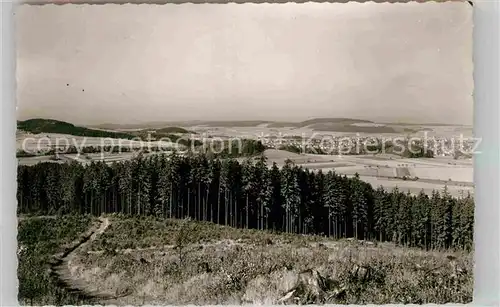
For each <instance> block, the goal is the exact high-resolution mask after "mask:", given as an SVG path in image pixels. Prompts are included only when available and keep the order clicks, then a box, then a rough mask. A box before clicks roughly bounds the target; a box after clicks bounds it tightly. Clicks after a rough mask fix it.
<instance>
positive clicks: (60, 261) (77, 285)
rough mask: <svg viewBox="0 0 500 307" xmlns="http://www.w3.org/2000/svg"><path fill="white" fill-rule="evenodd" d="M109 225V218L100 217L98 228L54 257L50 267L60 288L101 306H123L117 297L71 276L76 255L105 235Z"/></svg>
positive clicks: (85, 234) (89, 231)
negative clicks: (93, 300)
mask: <svg viewBox="0 0 500 307" xmlns="http://www.w3.org/2000/svg"><path fill="white" fill-rule="evenodd" d="M109 225H110V221H109V219H108V218H107V217H100V218H99V224H98V227H97V226H96V225H94V226H93V227H91V229H89V230H88V231H87V232H86V233H84V234H83V235H82V236H81V237H80V239H78V240H76V241H74V242H72V243H71V244H70V245H68V246H66V248H65V250H64V252H62V253H59V254H57V255H54V259H53V261H52V262H51V265H50V274H51V276H52V277H53V278H54V279H55V280H56V283H57V284H58V285H59V286H60V287H62V288H65V289H67V290H68V291H70V292H75V293H77V294H78V295H79V296H80V297H82V298H87V299H97V300H98V303H99V304H101V305H123V303H121V302H120V298H119V297H116V295H113V294H108V293H102V292H98V291H96V290H94V289H92V288H91V287H90V285H89V284H88V283H87V282H86V281H83V280H79V279H75V278H74V277H73V276H72V274H71V268H70V263H71V260H72V259H73V258H74V257H75V255H76V253H77V252H78V251H79V250H81V249H83V248H84V247H85V246H86V245H88V244H89V243H90V242H92V241H94V240H95V239H96V238H97V237H98V236H99V235H101V234H102V233H104V231H106V229H107V228H108V227H109Z"/></svg>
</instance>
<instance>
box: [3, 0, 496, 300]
mask: <svg viewBox="0 0 500 307" xmlns="http://www.w3.org/2000/svg"><path fill="white" fill-rule="evenodd" d="M35 1H38V0H35ZM42 1H43V0H40V1H39V2H42ZM76 1H78V2H80V1H79V0H76ZM94 1H95V0H94ZM94 1H92V0H87V1H86V2H87V3H95V2H99V3H102V2H103V1H102V0H98V1H95V2H94ZM105 1H107V0H105ZM160 1H161V0H160ZM241 1H243V0H239V1H237V2H241ZM82 2H83V1H82ZM109 2H122V1H120V0H116V1H113V0H111V1H109ZM162 2H164V1H162ZM172 2H177V3H179V2H183V3H193V1H184V0H174V1H172ZM194 2H197V1H196V0H194ZM200 2H203V1H200ZM207 2H219V3H224V2H225V1H222V0H215V1H210V0H208V1H207ZM227 2H230V1H227ZM255 2H258V0H256V1H255ZM271 2H273V1H271ZM276 2H286V1H280V0H278V1H276ZM290 2H293V1H290ZM301 2H305V1H301ZM318 2H347V1H342V0H340V1H334V0H332V1H318ZM358 2H368V1H358ZM372 2H373V1H372ZM376 2H382V1H376ZM391 2H392V3H394V2H398V3H401V2H407V1H391ZM429 2H434V1H429ZM45 3H47V1H45ZM80 3H81V2H80ZM122 3H127V2H125V1H123V2H122ZM142 3H144V2H142ZM146 3H147V2H146ZM268 3H269V2H268ZM15 5H16V4H15V3H13V2H12V1H4V0H3V1H1V2H0V14H1V30H2V36H1V70H2V74H1V89H0V91H1V97H2V100H1V121H0V124H1V130H0V132H1V139H0V141H1V150H0V152H1V153H0V177H1V179H0V182H1V184H0V197H1V199H2V203H1V206H0V212H1V213H0V306H18V305H19V304H18V302H17V287H18V280H17V256H16V249H17V239H16V238H17V217H16V196H15V195H16V192H15V191H16V185H17V183H16V180H15V178H16V165H17V160H16V157H15V137H14V136H15V131H16V107H15V106H16V102H15V101H16V85H15V80H16V76H15V65H16V53H15V37H14V18H13V15H14V6H15ZM499 17H500V3H499V2H498V1H495V0H490V1H488V0H483V1H474V58H473V60H474V80H475V85H474V104H475V107H474V134H475V137H481V138H482V140H483V141H482V143H481V148H480V149H478V150H479V151H480V152H482V154H480V155H478V156H477V157H476V159H475V162H474V182H475V186H476V187H475V198H476V209H475V240H474V244H475V268H474V276H475V284H474V302H473V304H474V305H478V306H500V282H499V280H500V277H499V276H500V266H499V260H500V249H499V245H500V237H499V228H500V226H499V225H500V222H499V218H500V210H499V207H500V202H499V190H500V184H499V183H500V181H499V174H500V151H499V141H500V129H499V128H500V127H499V115H500V108H499V102H500V101H499V85H500V84H499V78H498V75H499V68H500V67H499V61H498V58H499V52H500V50H499V34H500V32H499ZM449 305H457V304H449ZM387 306H391V305H387Z"/></svg>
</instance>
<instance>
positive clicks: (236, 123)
mask: <svg viewBox="0 0 500 307" xmlns="http://www.w3.org/2000/svg"><path fill="white" fill-rule="evenodd" d="M326 123H328V124H343V125H350V124H356V123H373V122H372V121H369V120H362V119H355V118H313V119H308V120H305V121H301V122H280V121H268V120H217V121H203V120H191V121H171V122H168V121H165V122H147V123H138V124H102V125H96V126H94V127H96V128H100V129H110V130H121V129H138V130H139V129H160V128H162V127H166V126H171V127H192V126H207V127H256V126H259V125H263V124H267V126H268V127H270V128H283V127H296V128H301V127H307V126H310V125H314V124H326Z"/></svg>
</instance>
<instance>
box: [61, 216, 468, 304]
mask: <svg viewBox="0 0 500 307" xmlns="http://www.w3.org/2000/svg"><path fill="white" fill-rule="evenodd" d="M107 219H109V223H110V224H109V226H108V227H107V228H106V230H105V231H104V232H103V233H102V234H100V235H98V236H96V237H95V238H94V239H93V240H91V241H89V243H88V244H86V246H83V247H82V248H79V249H77V250H76V251H75V254H74V255H72V256H71V259H70V260H69V262H68V269H69V273H70V276H69V277H70V278H72V279H73V280H75V281H78V283H79V284H80V285H82V284H83V285H86V286H85V288H86V290H88V291H89V292H92V293H97V294H99V293H98V292H99V291H100V294H101V295H104V294H106V295H107V296H108V297H109V296H111V298H110V299H107V300H103V301H102V302H101V301H99V303H101V304H110V303H112V304H117V305H127V304H132V305H141V304H153V305H158V304H159V305H168V304H175V305H183V304H243V303H251V304H261V303H265V304H273V303H340V304H343V303H349V304H364V303H372V304H389V303H413V304H423V303H448V302H454V303H468V302H470V301H471V300H472V287H473V278H472V254H469V253H465V252H452V251H423V250H420V249H410V248H404V247H396V246H394V245H393V244H387V243H384V244H375V243H372V242H360V241H352V240H339V241H336V240H331V239H326V238H323V237H319V236H304V235H291V234H278V233H271V232H267V231H257V230H246V229H234V228H230V227H224V226H219V225H214V224H212V223H208V222H191V221H182V220H164V219H156V218H150V217H149V218H126V217H123V216H116V215H110V216H107ZM96 291H97V292H96ZM113 296H114V297H113Z"/></svg>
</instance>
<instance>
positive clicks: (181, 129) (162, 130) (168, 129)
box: [155, 127, 194, 134]
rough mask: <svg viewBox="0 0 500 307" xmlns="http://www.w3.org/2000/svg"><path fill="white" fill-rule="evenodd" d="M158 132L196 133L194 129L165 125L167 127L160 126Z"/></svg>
mask: <svg viewBox="0 0 500 307" xmlns="http://www.w3.org/2000/svg"><path fill="white" fill-rule="evenodd" d="M155 131H156V132H157V133H182V134H186V133H194V132H193V131H189V130H186V129H184V128H181V127H165V128H160V129H156V130H155Z"/></svg>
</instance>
